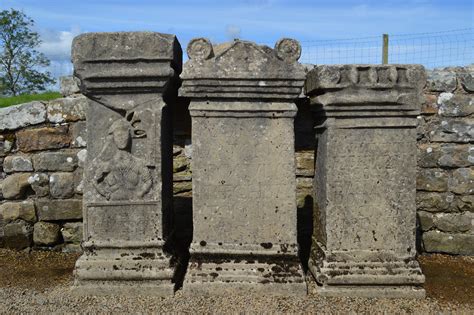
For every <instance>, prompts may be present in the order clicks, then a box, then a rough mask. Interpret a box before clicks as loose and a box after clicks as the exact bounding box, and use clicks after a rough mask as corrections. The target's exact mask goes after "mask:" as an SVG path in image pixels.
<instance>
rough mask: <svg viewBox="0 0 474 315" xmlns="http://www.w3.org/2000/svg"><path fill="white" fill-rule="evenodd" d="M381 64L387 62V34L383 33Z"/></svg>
mask: <svg viewBox="0 0 474 315" xmlns="http://www.w3.org/2000/svg"><path fill="white" fill-rule="evenodd" d="M382 64H384V65H386V64H388V34H383V44H382Z"/></svg>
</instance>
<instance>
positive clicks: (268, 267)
mask: <svg viewBox="0 0 474 315" xmlns="http://www.w3.org/2000/svg"><path fill="white" fill-rule="evenodd" d="M187 52H188V56H189V58H190V60H189V61H188V62H186V64H185V66H184V69H183V74H182V76H181V77H182V80H183V86H182V88H181V89H180V95H182V96H184V97H189V98H190V99H191V105H190V107H189V110H190V114H191V117H192V143H193V157H192V170H193V222H194V227H193V229H194V234H193V241H192V244H191V249H190V251H191V259H190V264H189V267H188V272H187V274H186V278H185V282H184V285H183V290H184V292H187V293H188V294H189V293H191V294H194V293H196V294H225V293H229V291H232V292H235V291H239V290H242V292H243V293H247V292H260V293H264V294H304V293H305V292H306V285H305V283H304V278H303V274H302V271H301V268H300V264H299V260H298V256H297V238H296V236H297V235H296V214H297V212H296V192H295V186H296V184H295V158H294V131H293V120H294V116H295V114H296V111H297V108H296V105H295V104H294V100H295V99H296V98H297V97H298V96H299V94H300V91H301V88H302V86H303V84H304V78H305V72H304V68H303V66H302V65H300V64H299V63H298V62H297V60H298V59H299V57H300V54H301V47H300V45H299V43H298V42H297V41H295V40H292V39H282V40H280V41H278V42H277V43H276V45H275V49H271V48H269V47H267V46H259V45H257V44H255V43H252V42H247V41H242V40H235V41H233V42H230V43H225V44H221V45H215V46H213V45H212V44H211V43H210V42H209V40H207V39H204V38H197V39H194V40H192V41H191V42H190V43H189V45H188V48H187ZM269 157H271V158H269Z"/></svg>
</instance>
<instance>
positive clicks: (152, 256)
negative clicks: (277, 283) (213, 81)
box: [72, 32, 182, 295]
mask: <svg viewBox="0 0 474 315" xmlns="http://www.w3.org/2000/svg"><path fill="white" fill-rule="evenodd" d="M72 59H73V63H74V73H75V75H76V76H77V77H78V78H79V79H80V82H81V91H82V93H83V94H85V95H86V96H87V97H88V99H89V106H88V110H87V163H86V165H87V167H86V169H85V174H84V209H83V212H84V240H83V244H82V246H83V248H84V254H83V255H82V256H81V257H80V258H79V260H78V261H77V263H76V270H75V284H74V289H75V290H76V291H78V292H79V293H86V294H89V293H94V294H109V293H127V294H141V293H144V294H152V295H172V294H173V285H172V283H171V278H172V273H173V271H172V269H171V268H170V267H169V261H168V259H167V257H165V255H164V252H163V245H164V242H165V240H166V236H167V234H168V233H169V230H167V229H166V228H167V227H170V226H171V224H170V223H171V220H172V129H171V127H170V125H169V124H170V121H171V119H170V117H169V115H170V110H169V106H170V105H172V103H173V102H174V101H175V98H176V96H177V89H178V87H179V77H178V76H179V74H180V72H181V67H182V51H181V47H180V45H179V42H178V40H177V39H176V37H175V36H174V35H167V34H160V33H151V32H130V33H126V32H123V33H88V34H83V35H80V36H78V37H76V38H75V39H74V41H73V45H72Z"/></svg>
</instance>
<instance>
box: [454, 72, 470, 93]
mask: <svg viewBox="0 0 474 315" xmlns="http://www.w3.org/2000/svg"><path fill="white" fill-rule="evenodd" d="M458 79H459V81H460V82H461V85H462V87H463V88H464V90H465V91H466V92H471V93H472V92H474V72H473V71H472V70H470V71H469V70H467V71H466V72H464V73H459V74H458Z"/></svg>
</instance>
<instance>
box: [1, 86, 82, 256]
mask: <svg viewBox="0 0 474 315" xmlns="http://www.w3.org/2000/svg"><path fill="white" fill-rule="evenodd" d="M62 87H63V88H62V93H63V94H64V98H60V99H56V100H53V101H49V102H31V103H27V104H22V105H19V106H12V107H9V108H5V109H2V111H1V114H0V132H1V133H0V134H1V135H0V161H1V163H0V165H1V173H0V174H1V181H0V183H1V187H2V189H1V191H2V194H1V199H2V201H1V204H0V244H1V245H2V246H6V247H11V248H17V249H23V248H29V247H31V246H35V247H48V248H51V247H57V246H59V247H60V248H62V249H63V250H65V251H70V250H80V242H81V240H82V173H83V167H84V165H83V164H84V158H85V153H86V149H85V147H86V141H85V139H86V138H85V131H86V130H85V129H86V124H85V121H84V120H85V110H86V105H87V103H86V99H85V97H84V96H82V95H81V94H79V89H78V88H77V84H75V82H74V80H73V79H72V78H64V79H63V80H62Z"/></svg>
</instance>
